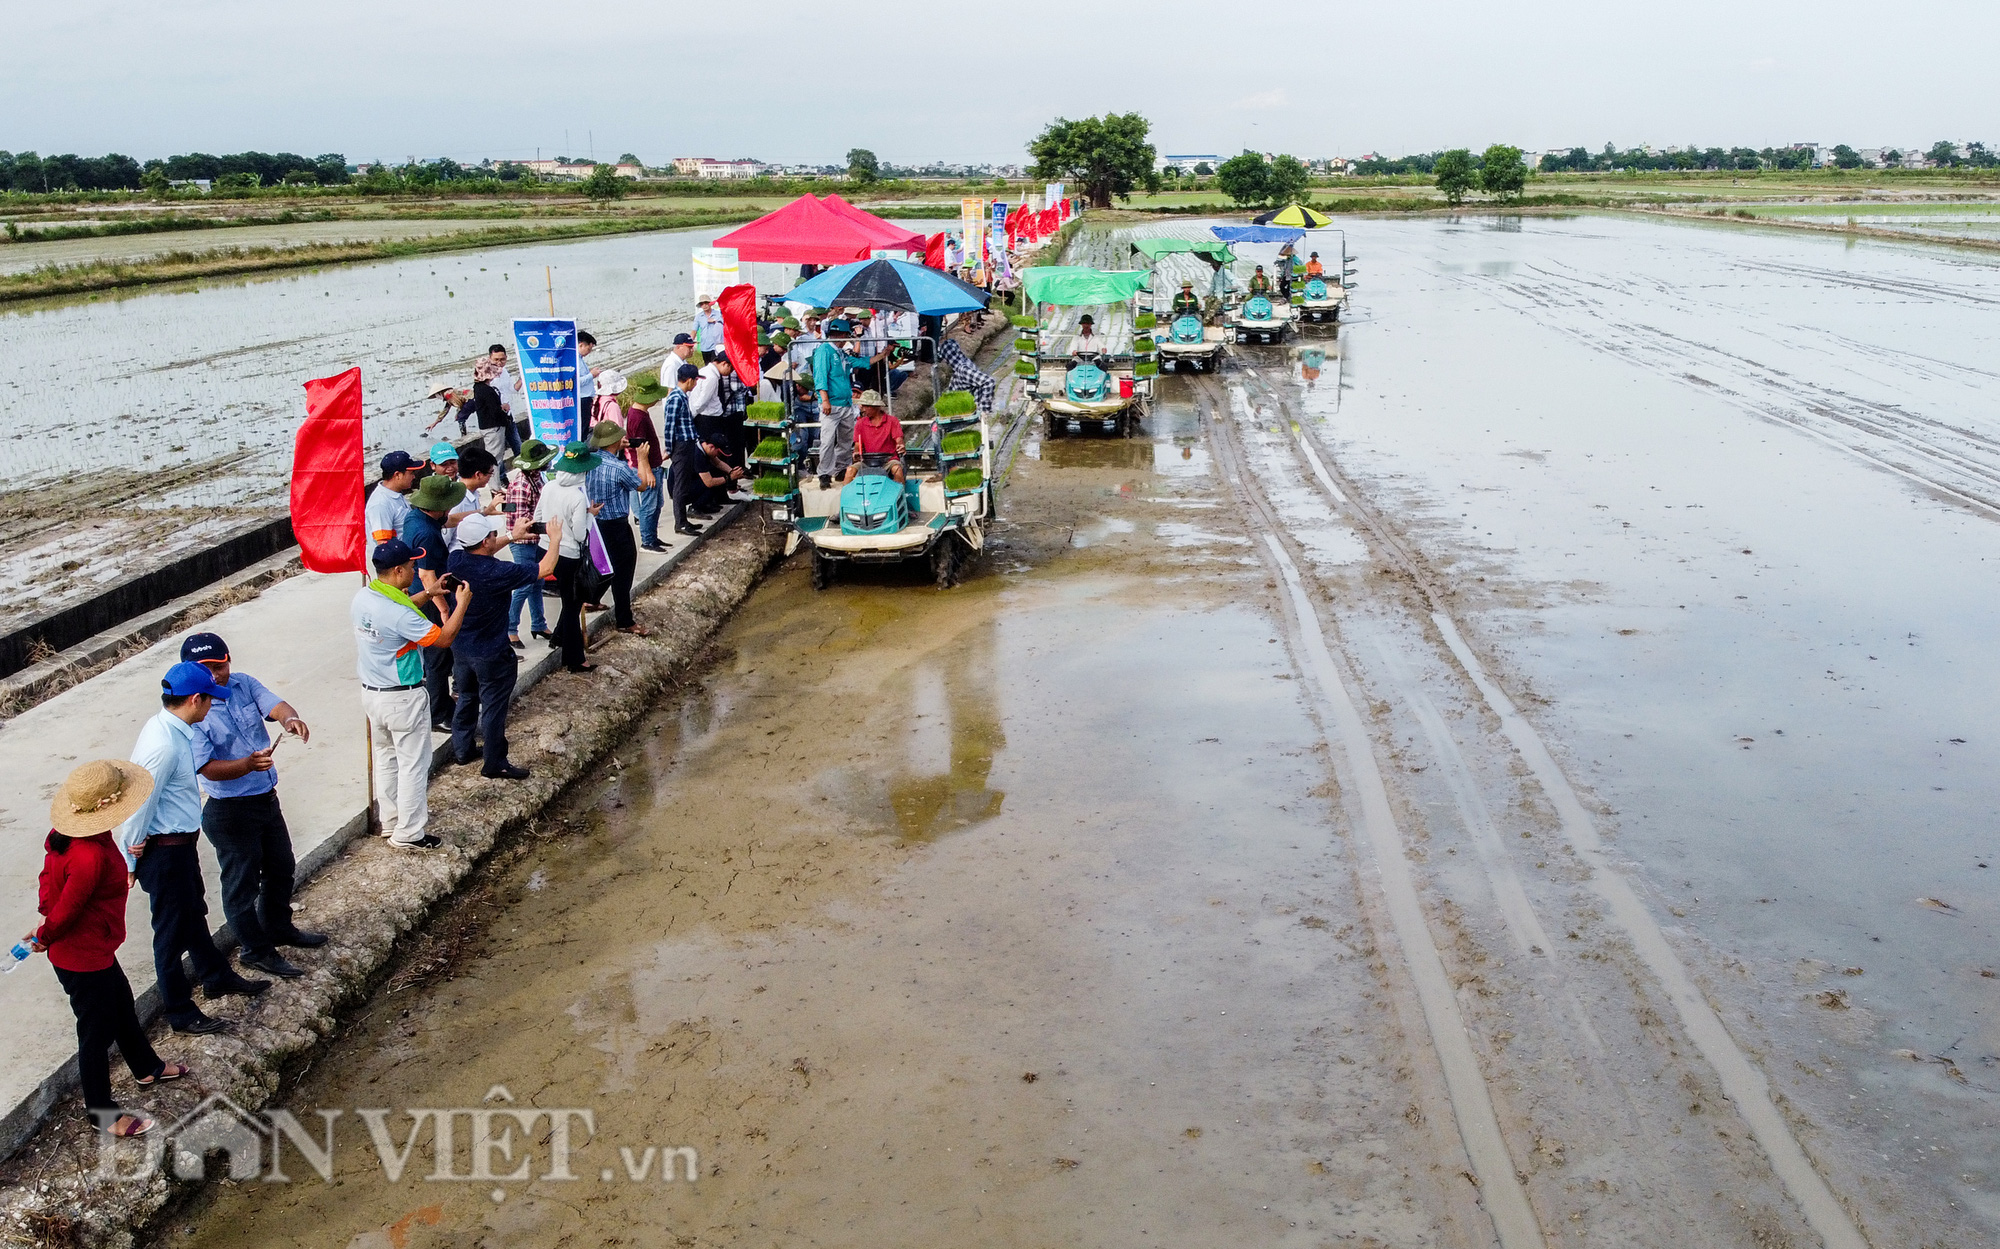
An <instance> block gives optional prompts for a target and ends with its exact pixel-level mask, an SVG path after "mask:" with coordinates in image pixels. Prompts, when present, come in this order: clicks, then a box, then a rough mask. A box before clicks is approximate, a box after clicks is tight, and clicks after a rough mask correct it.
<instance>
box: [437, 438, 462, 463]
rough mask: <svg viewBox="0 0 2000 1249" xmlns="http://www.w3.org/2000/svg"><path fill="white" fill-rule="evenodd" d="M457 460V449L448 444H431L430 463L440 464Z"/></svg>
mask: <svg viewBox="0 0 2000 1249" xmlns="http://www.w3.org/2000/svg"><path fill="white" fill-rule="evenodd" d="M457 458H458V448H457V447H454V446H452V445H451V444H450V443H448V442H435V443H432V444H431V463H433V464H442V463H444V462H445V461H446V460H455V459H457Z"/></svg>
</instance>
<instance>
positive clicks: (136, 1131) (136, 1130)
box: [91, 1110, 155, 1141]
mask: <svg viewBox="0 0 2000 1249" xmlns="http://www.w3.org/2000/svg"><path fill="white" fill-rule="evenodd" d="M91 1122H92V1123H93V1124H96V1123H97V1116H95V1115H92V1116H91ZM154 1126H155V1125H154V1123H153V1120H152V1119H151V1118H150V1117H148V1116H146V1115H141V1114H134V1113H132V1112H131V1111H129V1110H127V1111H125V1112H123V1113H121V1114H120V1115H119V1116H118V1117H117V1118H116V1119H113V1120H112V1121H111V1126H110V1127H108V1128H107V1127H104V1126H102V1125H101V1124H99V1125H98V1126H97V1130H98V1131H100V1132H102V1133H104V1134H105V1135H106V1136H112V1137H116V1138H117V1139H119V1140H121V1141H122V1140H129V1139H131V1138H132V1137H134V1136H144V1135H145V1134H146V1133H148V1132H150V1131H152V1130H153V1128H154Z"/></svg>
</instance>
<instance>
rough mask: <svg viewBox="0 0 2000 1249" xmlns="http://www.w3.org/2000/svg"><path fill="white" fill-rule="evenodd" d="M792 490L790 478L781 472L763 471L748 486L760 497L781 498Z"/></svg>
mask: <svg viewBox="0 0 2000 1249" xmlns="http://www.w3.org/2000/svg"><path fill="white" fill-rule="evenodd" d="M791 492H792V479H791V478H790V477H787V476H786V475H785V474H783V473H765V474H764V475H763V476H761V477H759V478H758V479H757V480H756V482H755V483H754V484H752V485H751V487H750V493H752V494H754V495H756V496H757V497H758V498H760V499H782V498H784V497H785V496H786V495H788V494H790V493H791Z"/></svg>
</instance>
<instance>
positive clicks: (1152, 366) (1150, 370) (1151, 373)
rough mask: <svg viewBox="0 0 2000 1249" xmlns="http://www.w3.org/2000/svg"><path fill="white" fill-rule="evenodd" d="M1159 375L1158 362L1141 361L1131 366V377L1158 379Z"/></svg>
mask: <svg viewBox="0 0 2000 1249" xmlns="http://www.w3.org/2000/svg"><path fill="white" fill-rule="evenodd" d="M1159 375H1160V362H1159V361H1158V360H1141V361H1139V363H1137V364H1135V365H1133V366H1132V376H1134V377H1158V376H1159Z"/></svg>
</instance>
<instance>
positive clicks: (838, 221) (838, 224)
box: [715, 195, 924, 265]
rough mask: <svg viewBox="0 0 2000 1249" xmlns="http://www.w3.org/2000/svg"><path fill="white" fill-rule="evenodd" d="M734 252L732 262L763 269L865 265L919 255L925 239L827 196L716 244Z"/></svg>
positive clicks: (801, 202)
mask: <svg viewBox="0 0 2000 1249" xmlns="http://www.w3.org/2000/svg"><path fill="white" fill-rule="evenodd" d="M715 246H717V247H733V248H735V249H736V258H737V259H738V260H742V261H751V262H761V263H766V264H793V265H806V264H811V265H844V264H847V263H848V262H850V261H855V260H866V259H868V253H869V252H871V251H875V250H877V249H902V250H908V251H914V252H921V251H923V250H924V236H923V235H921V234H917V233H915V232H913V231H910V230H905V229H903V228H902V227H901V226H896V225H892V224H890V223H889V222H887V221H884V220H882V218H880V217H877V216H875V215H874V214H872V213H865V212H862V211H861V210H860V209H859V208H856V207H855V206H854V205H852V204H850V203H848V202H847V201H846V200H844V199H841V198H840V197H839V196H838V195H829V196H827V197H826V199H825V200H820V199H816V198H814V197H813V196H811V195H801V196H800V197H799V198H797V199H795V200H793V201H792V202H791V203H789V204H787V205H785V206H784V207H783V208H780V209H778V210H777V211H776V212H770V213H766V214H764V215H763V216H761V217H759V218H757V220H755V221H753V222H751V223H750V224H749V225H746V226H741V227H739V228H737V229H735V230H731V231H730V232H729V233H727V234H725V235H723V236H722V237H720V238H718V239H716V240H715Z"/></svg>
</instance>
